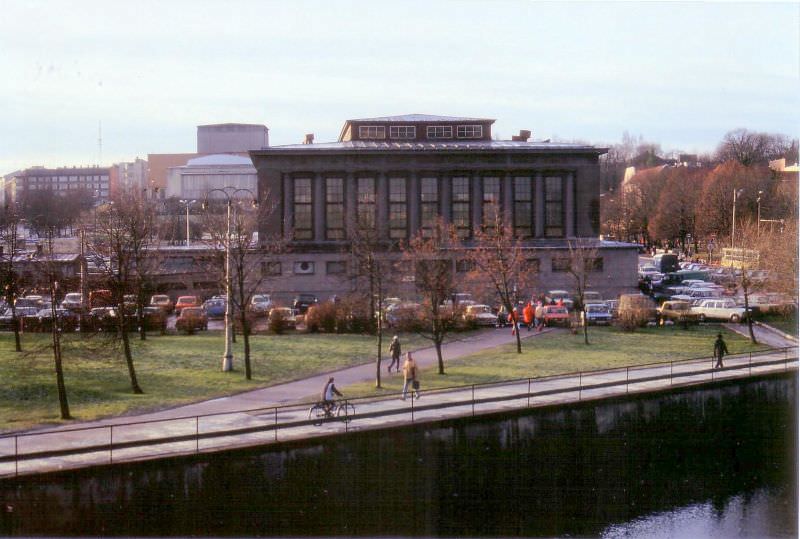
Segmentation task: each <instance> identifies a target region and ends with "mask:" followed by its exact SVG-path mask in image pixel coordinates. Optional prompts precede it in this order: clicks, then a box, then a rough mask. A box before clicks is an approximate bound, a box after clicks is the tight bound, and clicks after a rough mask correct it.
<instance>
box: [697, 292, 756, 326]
mask: <svg viewBox="0 0 800 539" xmlns="http://www.w3.org/2000/svg"><path fill="white" fill-rule="evenodd" d="M692 312H694V313H697V314H698V318H699V319H700V321H701V322H703V321H705V320H724V321H726V322H734V323H736V322H741V321H742V320H744V319H745V318H746V314H745V310H744V307H740V306H738V305H736V302H735V301H733V300H732V299H730V298H717V299H705V300H703V301H701V302H700V304H698V305H694V306H692Z"/></svg>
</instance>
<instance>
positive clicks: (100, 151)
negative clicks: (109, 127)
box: [97, 120, 103, 167]
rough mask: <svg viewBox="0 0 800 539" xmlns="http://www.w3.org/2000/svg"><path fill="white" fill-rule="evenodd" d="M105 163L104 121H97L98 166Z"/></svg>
mask: <svg viewBox="0 0 800 539" xmlns="http://www.w3.org/2000/svg"><path fill="white" fill-rule="evenodd" d="M102 164H103V121H102V120H99V121H98V122H97V166H98V167H99V166H102Z"/></svg>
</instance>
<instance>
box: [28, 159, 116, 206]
mask: <svg viewBox="0 0 800 539" xmlns="http://www.w3.org/2000/svg"><path fill="white" fill-rule="evenodd" d="M14 181H15V189H14V194H15V197H16V198H15V202H17V203H18V204H20V205H22V206H24V205H25V204H26V202H27V200H28V199H29V197H30V196H32V193H36V192H39V191H50V192H52V193H55V194H56V195H61V196H63V195H66V194H67V193H71V192H76V191H81V192H82V193H85V194H86V196H88V197H93V198H95V199H99V200H104V199H107V198H108V196H109V194H110V192H111V190H112V189H113V188H114V186H113V185H112V182H111V176H110V170H109V168H108V167H63V168H45V167H32V168H29V169H26V170H23V171H22V172H21V173H19V174H17V175H16V177H15V179H14Z"/></svg>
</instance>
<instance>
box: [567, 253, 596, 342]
mask: <svg viewBox="0 0 800 539" xmlns="http://www.w3.org/2000/svg"><path fill="white" fill-rule="evenodd" d="M567 245H568V248H569V266H568V269H567V272H568V273H569V274H570V276H571V277H572V280H573V283H574V285H575V297H577V299H578V301H577V302H576V304H575V310H576V311H577V312H579V313H583V314H581V315H580V316H581V318H582V320H583V342H584V344H589V330H588V327H589V324H588V321H587V320H586V314H585V302H584V300H585V298H584V295H585V292H586V290H587V289H588V286H589V279H590V276H591V273H592V272H594V271H597V269H598V268H597V264H598V260H599V259H598V257H597V247H596V245H595V244H594V242H593V240H590V239H582V238H579V239H575V240H568V241H567Z"/></svg>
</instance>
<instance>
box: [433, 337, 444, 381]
mask: <svg viewBox="0 0 800 539" xmlns="http://www.w3.org/2000/svg"><path fill="white" fill-rule="evenodd" d="M442 340H443V339H442V336H441V335H440V336H437V337H435V338H434V340H433V345H434V346H435V347H436V359H437V360H438V361H439V374H444V359H443V358H442Z"/></svg>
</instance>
